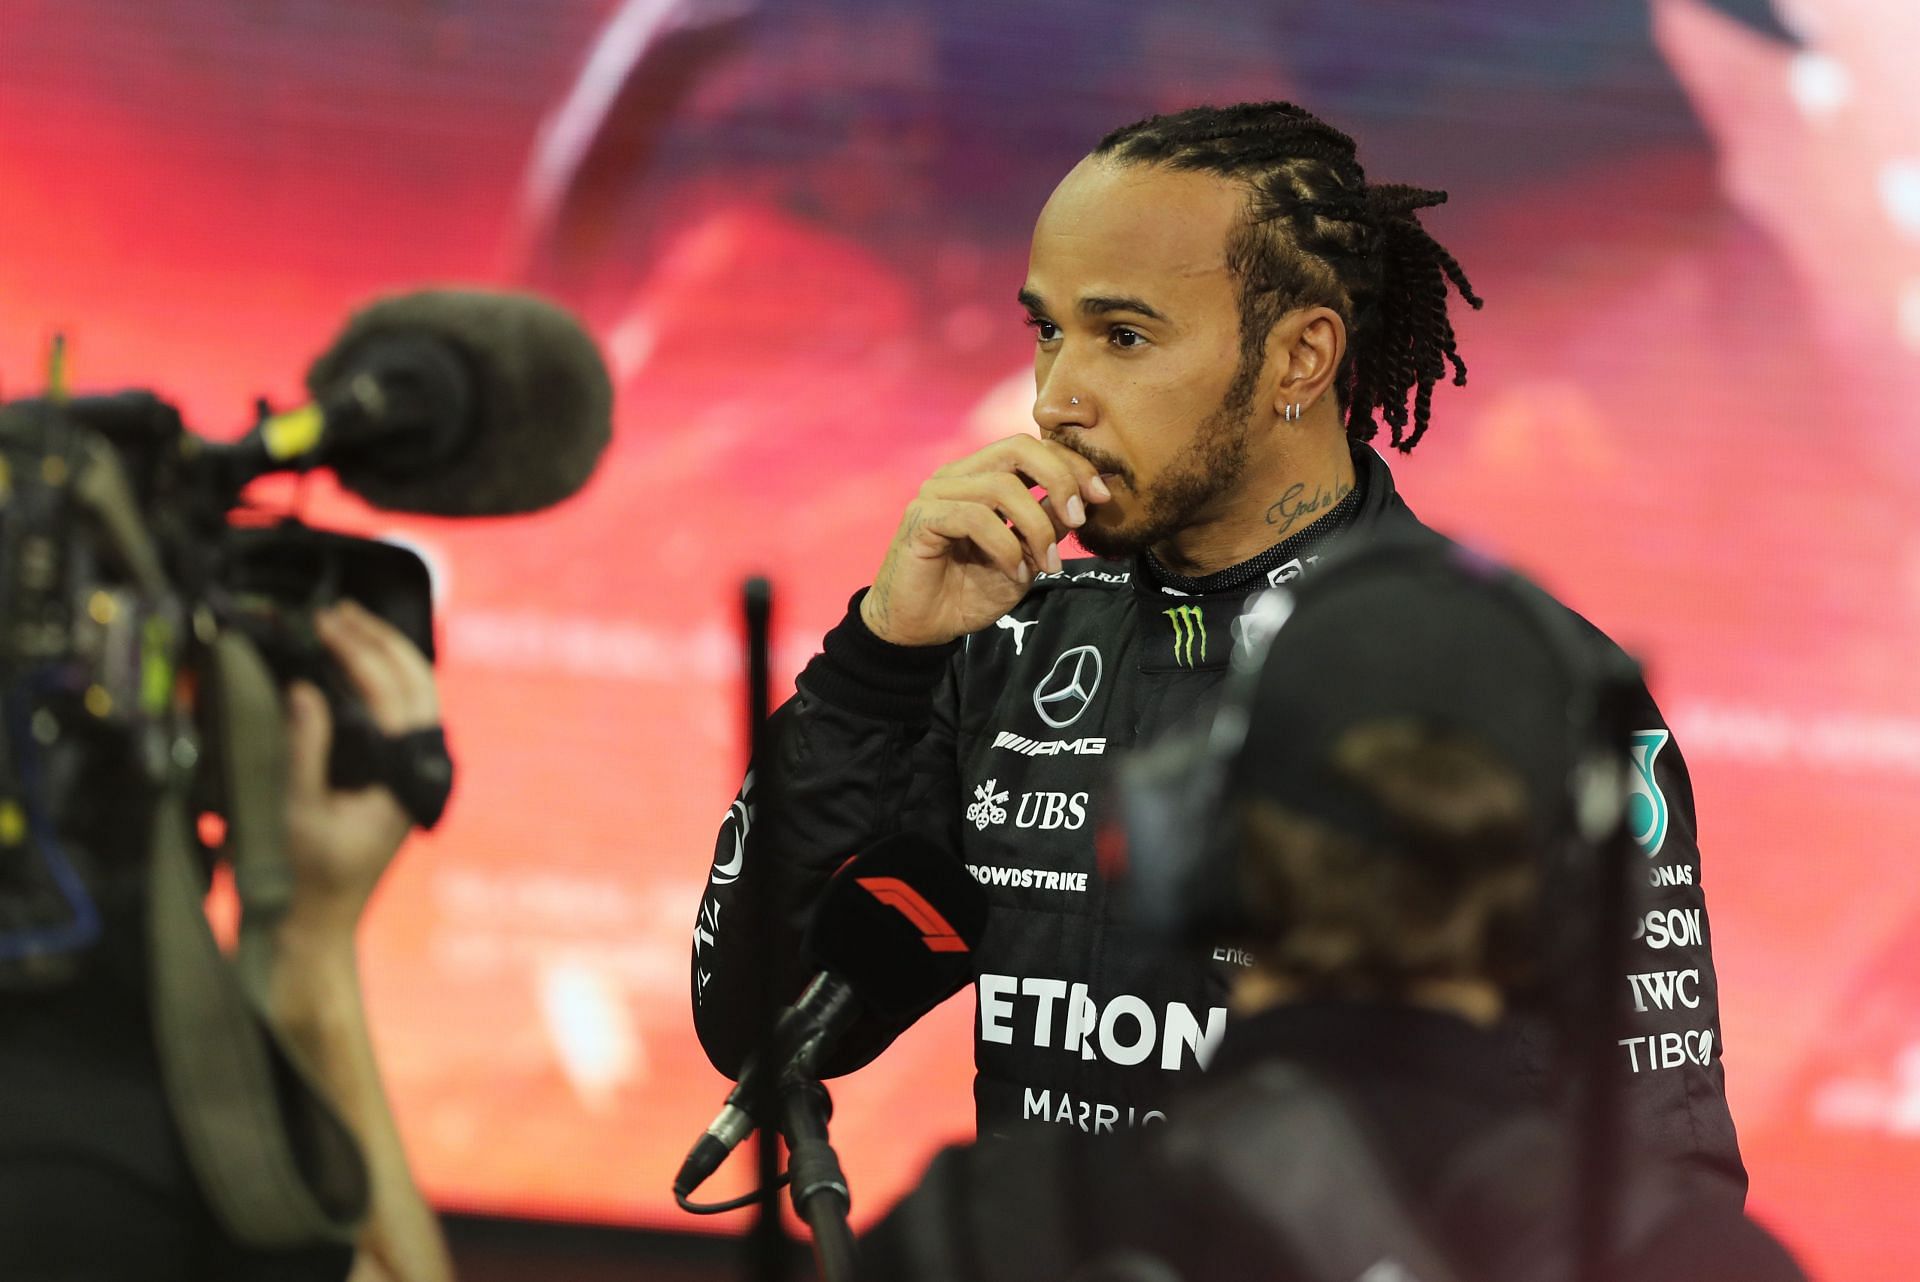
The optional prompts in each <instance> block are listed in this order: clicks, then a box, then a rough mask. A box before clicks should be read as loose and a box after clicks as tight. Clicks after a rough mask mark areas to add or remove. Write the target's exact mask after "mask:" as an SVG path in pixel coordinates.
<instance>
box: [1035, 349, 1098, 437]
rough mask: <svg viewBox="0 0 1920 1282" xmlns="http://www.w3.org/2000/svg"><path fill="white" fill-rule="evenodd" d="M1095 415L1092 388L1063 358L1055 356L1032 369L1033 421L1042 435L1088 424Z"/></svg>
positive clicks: (1087, 425)
mask: <svg viewBox="0 0 1920 1282" xmlns="http://www.w3.org/2000/svg"><path fill="white" fill-rule="evenodd" d="M1096 417H1097V415H1096V413H1095V409H1094V401H1093V393H1092V391H1091V390H1090V389H1088V387H1087V386H1086V383H1085V380H1083V379H1081V378H1080V377H1078V376H1077V375H1076V374H1075V373H1074V371H1073V369H1072V367H1071V366H1070V365H1069V364H1068V363H1067V362H1066V361H1064V360H1062V359H1061V358H1060V357H1058V356H1055V357H1054V358H1053V360H1052V361H1050V362H1048V364H1047V366H1046V368H1044V369H1039V370H1036V371H1035V372H1034V396H1033V421H1034V422H1035V423H1036V424H1038V425H1039V427H1040V431H1041V433H1042V434H1043V435H1044V434H1045V433H1048V432H1058V431H1063V430H1065V429H1067V428H1070V427H1082V428H1085V427H1092V426H1093V425H1094V422H1095V420H1096Z"/></svg>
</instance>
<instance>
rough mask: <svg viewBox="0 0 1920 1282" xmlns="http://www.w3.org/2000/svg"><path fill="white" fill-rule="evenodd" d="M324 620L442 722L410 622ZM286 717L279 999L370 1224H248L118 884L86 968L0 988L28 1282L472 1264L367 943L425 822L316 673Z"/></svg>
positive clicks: (418, 707) (6, 1175)
mask: <svg viewBox="0 0 1920 1282" xmlns="http://www.w3.org/2000/svg"><path fill="white" fill-rule="evenodd" d="M315 630H316V631H317V633H318V634H319V637H320V640H321V641H322V642H323V643H324V644H325V646H326V647H327V649H328V650H329V651H330V652H331V654H332V655H333V657H334V658H335V659H336V660H337V661H338V662H339V664H340V666H341V667H342V669H343V670H344V671H345V672H346V674H347V676H348V677H349V679H350V680H351V682H352V683H353V685H354V687H355V688H356V689H357V690H358V691H359V693H360V696H361V697H362V699H363V700H364V701H365V704H366V708H367V711H368V713H369V714H370V715H371V717H372V720H373V723H374V725H375V726H376V727H377V728H378V729H379V731H380V732H381V733H382V734H383V735H385V736H387V737H388V739H389V740H398V739H401V738H403V737H406V736H410V735H416V734H420V733H423V732H432V731H435V730H437V728H438V726H439V722H440V713H439V699H438V694H437V692H436V687H435V683H434V678H433V670H432V668H431V667H430V666H429V665H428V662H427V660H426V658H425V657H424V656H422V655H421V653H420V652H419V650H418V649H416V648H415V647H414V645H413V644H412V643H411V642H410V641H408V640H407V639H406V638H405V637H404V636H402V635H401V634H400V633H399V632H398V631H397V630H395V629H394V628H393V627H392V626H390V625H389V624H388V623H386V622H385V621H383V620H381V619H380V618H378V617H376V616H375V615H373V614H371V613H369V612H368V611H366V610H364V609H362V608H361V607H360V606H358V605H357V604H355V603H354V602H352V601H344V602H342V603H341V604H340V605H338V606H336V607H333V608H331V609H328V610H325V611H322V612H321V613H320V614H319V615H318V616H317V617H316V621H315ZM286 729H287V737H288V745H287V747H288V755H287V760H288V767H289V769H288V781H287V789H286V803H287V805H286V811H287V813H286V860H287V865H288V868H289V870H290V872H291V874H292V880H293V887H292V896H291V900H290V906H289V908H288V910H287V913H286V915H285V917H284V918H283V919H282V920H281V921H280V922H279V923H278V925H277V928H276V930H275V933H274V937H273V940H272V955H271V962H270V965H269V967H268V971H267V1001H266V1007H267V1011H266V1013H267V1018H268V1020H269V1022H270V1024H271V1025H272V1027H273V1029H274V1031H275V1033H276V1034H277V1036H278V1040H279V1042H280V1043H281V1044H282V1045H283V1046H285V1047H286V1048H287V1049H288V1050H289V1051H291V1052H293V1053H294V1054H296V1055H297V1056H299V1058H300V1059H301V1061H303V1062H304V1064H305V1065H306V1067H307V1069H308V1071H309V1072H310V1073H311V1076H312V1080H313V1083H314V1085H315V1086H317V1087H318V1088H319V1089H320V1091H321V1092H322V1093H323V1094H324V1095H325V1096H326V1098H327V1099H328V1100H329V1101H330V1102H331V1104H332V1106H333V1108H334V1109H336V1110H337V1111H338V1114H339V1117H340V1120H342V1121H343V1122H345V1124H346V1126H347V1128H348V1129H349V1131H350V1132H351V1133H352V1137H353V1138H354V1139H355V1140H357V1141H358V1146H359V1149H360V1152H361V1154H362V1156H363V1158H364V1162H365V1169H366V1176H367V1190H368V1202H367V1214H366V1218H365V1220H364V1228H363V1229H362V1231H361V1233H360V1235H359V1237H358V1240H357V1242H355V1243H354V1244H352V1245H347V1244H344V1243H343V1244H315V1245H310V1246H305V1247H287V1248H284V1249H262V1248H254V1247H248V1246H244V1245H242V1244H241V1243H239V1242H238V1241H236V1240H235V1238H234V1236H233V1234H232V1233H231V1232H230V1231H229V1229H228V1227H227V1226H226V1225H225V1224H223V1223H222V1222H221V1220H220V1219H219V1217H218V1216H217V1215H216V1214H215V1211H214V1208H213V1206H212V1204H211V1203H210V1202H209V1200H208V1197H207V1195H206V1193H205V1192H204V1191H203V1190H202V1188H201V1187H200V1186H199V1182H198V1179H197V1177H196V1175H195V1172H194V1170H193V1167H192V1165H191V1163H190V1160H189V1157H188V1153H187V1151H186V1149H185V1147H184V1146H183V1141H182V1136H181V1133H180V1131H179V1128H178V1126H177V1124H176V1121H175V1119H174V1117H173V1116H172V1113H171V1110H170V1106H169V1096H168V1092H167V1091H166V1089H165V1087H164V1085H163V1081H162V1074H161V1064H160V1061H159V1059H158V1058H157V1053H156V1049H155V1041H154V1039H155V1033H154V1024H153V1021H154V1015H153V1011H152V1006H151V999H150V997H149V987H150V981H149V977H148V966H149V958H148V947H147V944H148V932H147V928H146V926H145V924H144V922H143V920H142V913H143V909H144V904H142V903H141V902H139V901H138V899H137V897H130V899H129V900H127V901H122V902H114V901H112V900H104V901H103V902H102V905H101V911H102V916H103V919H104V921H105V925H106V930H105V932H104V936H103V939H102V942H101V943H100V944H99V945H98V947H97V949H96V951H95V953H94V954H93V955H92V956H90V957H89V958H88V964H87V967H86V969H85V970H84V971H83V972H82V973H81V975H80V976H79V977H78V978H77V979H76V980H74V981H73V982H72V983H71V984H68V985H65V986H62V987H59V988H56V989H53V990H52V991H49V992H44V993H32V994H8V995H6V996H5V999H4V1000H0V1097H3V1098H4V1099H5V1104H4V1106H0V1276H4V1277H6V1278H8V1279H9V1280H10V1282H11V1280H16V1279H17V1280H18V1282H28V1280H32V1282H108V1280H109V1279H111V1280H112V1282H189V1280H191V1282H243V1280H245V1279H254V1278H259V1279H315V1280H316V1282H319V1280H321V1279H337V1278H349V1277H350V1278H352V1279H354V1280H355V1282H388V1280H392V1282H440V1280H442V1279H448V1278H451V1277H452V1266H451V1263H450V1260H449V1257H448V1254H447V1250H446V1246H445V1243H444V1241H443V1240H442V1238H441V1234H440V1229H439V1225H438V1222H437V1221H436V1219H435V1218H434V1215H433V1212H432V1211H431V1209H430V1208H429V1207H428V1205H427V1203H426V1201H425V1199H424V1198H423V1197H422V1196H421V1193H420V1191H419V1189H418V1188H417V1187H416V1186H415V1184H414V1182H413V1177H412V1174H411V1172H410V1171H409V1169H408V1166H407V1159H406V1154H405V1152H404V1150H403V1148H402V1146H401V1142H400V1135H399V1131H398V1130H397V1128H396V1126H395V1123H394V1119H393V1114H392V1112H391V1110H390V1108H389V1106H388V1103H387V1097H386V1093H385V1090H384V1088H383V1086H382V1084H381V1077H380V1071H379V1066H378V1064H377V1062H376V1060H375V1058H374V1051H373V1044H372V1040H371V1037H370V1035H369V1030H368V1025H367V1015H366V1008H365V1004H364V1001H363V998H362V993H361V987H360V975H359V968H358V961H357V956H356V935H357V932H358V929H359V925H360V921H361V918H362V915H363V913H364V912H365V909H366V906H367V902H368V900H369V899H370V897H371V896H372V894H373V892H374V889H375V888H376V886H378V884H379V882H380V879H381V876H382V875H383V874H384V873H385V871H386V869H387V866H388V865H389V864H390V863H391V862H392V860H393V857H394V855H395V854H396V853H397V852H398V851H399V849H400V847H401V845H402V843H403V842H404V841H405V840H406V838H407V835H408V833H409V831H410V830H411V829H412V827H413V824H414V820H413V818H412V817H410V815H409V813H408V811H407V810H406V809H404V808H403V807H402V804H401V803H400V802H399V801H398V800H396V798H395V796H394V794H393V792H392V791H390V790H389V789H388V788H387V787H386V786H383V785H375V786H371V787H367V788H361V789H355V790H350V791H349V790H337V789H335V788H333V787H332V786H331V785H330V783H329V780H328V751H329V748H330V746H331V743H332V734H333V724H332V716H331V713H330V711H329V708H328V704H327V700H326V699H325V698H324V697H323V696H322V695H321V693H320V691H319V690H318V689H317V688H315V687H314V686H313V685H311V684H308V683H305V682H296V683H295V684H294V685H293V686H292V687H291V688H290V689H289V690H288V692H287V695H286ZM100 804H102V805H109V804H112V803H111V800H110V799H105V798H103V799H101V803H100ZM283 1089H284V1088H283ZM286 1098H287V1097H283V1101H282V1102H283V1106H285V1107H291V1106H290V1105H287V1104H286ZM302 1142H304V1143H305V1144H307V1145H311V1144H313V1143H314V1137H313V1136H312V1135H311V1134H307V1135H304V1136H298V1135H297V1136H296V1143H297V1144H298V1143H302Z"/></svg>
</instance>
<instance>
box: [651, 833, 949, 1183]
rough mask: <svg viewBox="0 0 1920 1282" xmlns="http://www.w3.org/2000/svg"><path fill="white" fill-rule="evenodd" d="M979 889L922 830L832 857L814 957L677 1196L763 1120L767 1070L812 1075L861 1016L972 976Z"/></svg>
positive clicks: (922, 1002)
mask: <svg viewBox="0 0 1920 1282" xmlns="http://www.w3.org/2000/svg"><path fill="white" fill-rule="evenodd" d="M986 925H987V894H986V892H985V891H984V890H982V889H980V886H979V884H978V883H977V882H975V881H974V879H973V878H972V876H971V875H969V874H968V872H967V870H966V868H965V867H964V866H962V865H961V863H960V862H959V861H958V860H956V859H954V858H953V857H951V856H950V855H947V854H944V853H942V852H941V851H939V850H937V849H936V848H935V847H934V846H933V845H932V844H931V843H930V842H929V841H928V840H927V839H926V838H925V837H921V836H917V835H914V834H912V833H900V834H897V835H895V836H892V837H888V838H886V839H885V840H883V841H880V842H879V843H877V844H876V845H874V846H872V847H870V848H869V849H867V850H865V851H863V852H862V853H860V854H859V855H856V856H854V857H853V858H852V859H850V860H848V861H847V862H846V863H845V864H844V865H842V866H841V868H840V870H839V871H838V872H836V873H834V875H833V879H832V880H831V881H829V882H828V883H827V886H826V889H825V890H824V891H823V892H821V896H820V902H819V904H818V905H817V906H816V907H815V909H814V914H813V920H812V921H811V922H810V923H809V925H808V927H807V937H806V942H805V948H804V951H805V953H806V955H807V956H808V957H809V958H811V959H812V960H813V962H814V964H815V965H817V966H818V967H819V968H820V973H819V974H818V975H816V976H815V977H814V979H813V982H812V983H810V984H808V985H807V987H806V990H805V991H804V992H802V993H801V994H800V998H799V1000H798V1001H796V1002H794V1004H793V1005H791V1006H789V1007H788V1008H787V1009H786V1010H785V1011H784V1012H783V1013H782V1014H781V1016H780V1018H779V1019H778V1020H777V1021H775V1023H774V1027H773V1032H772V1034H771V1035H770V1036H769V1037H768V1039H767V1041H766V1042H765V1043H764V1044H763V1045H762V1046H761V1047H760V1049H759V1050H757V1051H756V1052H754V1054H753V1055H752V1056H750V1057H749V1058H748V1059H747V1062H746V1064H745V1066H744V1067H742V1068H741V1070H740V1077H739V1081H738V1083H737V1084H736V1085H735V1086H734V1088H733V1090H732V1091H731V1092H730V1093H729V1094H728V1095H727V1103H726V1107H724V1108H722V1109H721V1110H720V1115H719V1116H718V1117H716V1118H714V1119H713V1125H711V1126H709V1127H708V1128H707V1129H706V1133H705V1134H703V1135H702V1136H701V1137H700V1139H699V1140H698V1141H697V1142H696V1143H695V1144H694V1146H693V1150H692V1152H690V1153H688V1154H687V1160H686V1161H685V1162H684V1163H683V1164H682V1165H681V1167H680V1173H679V1174H678V1175H676V1176H675V1177H674V1180H673V1191H674V1193H675V1194H676V1195H677V1196H679V1197H681V1198H685V1197H686V1196H687V1195H688V1194H689V1193H691V1192H693V1190H694V1189H696V1188H698V1187H699V1186H700V1185H701V1183H702V1182H704V1181H705V1180H706V1178H707V1177H708V1176H709V1175H712V1174H713V1173H714V1171H715V1170H717V1169H719V1166H720V1163H721V1162H723V1161H725V1160H726V1156H727V1154H729V1153H731V1152H732V1151H733V1150H734V1148H735V1147H736V1146H738V1145H739V1143H740V1141H741V1140H744V1139H745V1138H746V1137H747V1136H748V1135H750V1134H752V1133H753V1130H754V1128H755V1127H756V1126H758V1125H761V1124H763V1123H764V1122H765V1121H766V1120H767V1119H765V1118H758V1117H756V1116H755V1115H754V1113H755V1110H756V1109H757V1108H759V1107H760V1102H761V1100H762V1098H763V1097H764V1096H765V1095H766V1094H768V1092H767V1080H768V1078H769V1077H771V1078H773V1079H774V1081H775V1082H779V1081H781V1080H783V1079H784V1080H793V1079H796V1078H798V1079H802V1080H804V1079H807V1078H812V1077H814V1076H816V1072H817V1069H818V1067H819V1064H820V1062H821V1060H822V1059H823V1058H824V1057H825V1055H826V1054H827V1053H828V1052H829V1051H830V1050H831V1049H832V1048H833V1046H834V1044H835V1043H836V1042H837V1041H838V1040H839V1039H840V1037H841V1036H842V1035H844V1034H845V1033H846V1031H847V1029H848V1028H850V1027H851V1026H852V1025H853V1024H854V1022H855V1021H856V1020H857V1019H858V1018H859V1017H860V1016H862V1015H873V1016H876V1017H878V1018H881V1019H885V1020H888V1021H890V1022H895V1023H911V1022H912V1021H913V1020H915V1019H918V1018H919V1017H920V1016H921V1015H924V1014H925V1013H926V1012H927V1011H929V1010H931V1009H933V1007H935V1006H937V1005H938V1004H939V1003H941V1002H942V1001H945V1000H946V999H947V998H948V997H951V996H952V995H953V994H954V993H956V992H958V991H959V990H960V989H961V988H963V987H965V986H966V985H967V984H968V983H969V982H970V981H971V980H972V979H973V958H972V955H971V954H972V950H973V946H974V945H975V944H977V943H979V942H980V936H981V934H982V933H983V932H984V931H985V930H986Z"/></svg>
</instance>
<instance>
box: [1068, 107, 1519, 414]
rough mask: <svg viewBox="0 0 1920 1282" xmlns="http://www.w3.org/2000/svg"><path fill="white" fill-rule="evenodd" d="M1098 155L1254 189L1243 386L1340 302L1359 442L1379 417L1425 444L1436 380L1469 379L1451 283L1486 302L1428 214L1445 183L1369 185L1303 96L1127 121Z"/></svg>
mask: <svg viewBox="0 0 1920 1282" xmlns="http://www.w3.org/2000/svg"><path fill="white" fill-rule="evenodd" d="M1093 154H1094V155H1096V156H1106V157H1110V158H1112V159H1114V160H1117V161H1119V162H1121V163H1124V164H1144V165H1166V166H1168V167H1169V168H1172V169H1182V170H1196V171H1200V172H1204V173H1213V174H1219V175H1221V176H1223V177H1227V178H1231V179H1234V180H1236V181H1238V182H1241V183H1244V184H1245V185H1246V186H1247V188H1248V193H1249V194H1248V201H1247V219H1246V222H1245V223H1244V224H1243V225H1242V226H1241V227H1239V228H1237V229H1236V230H1235V231H1234V232H1232V233H1231V234H1230V235H1229V237H1228V240H1227V267H1228V269H1229V270H1230V271H1231V272H1232V273H1233V274H1234V276H1235V277H1236V278H1237V279H1238V281H1239V283H1240V345H1241V353H1240V355H1241V366H1240V373H1239V381H1237V382H1236V387H1250V386H1251V383H1252V380H1253V378H1254V377H1256V376H1257V375H1258V373H1259V370H1260V363H1261V360H1262V359H1263V357H1264V354H1265V351H1266V341H1267V335H1268V333H1269V332H1270V331H1271V330H1272V329H1273V326H1274V325H1275V323H1276V322H1278V321H1279V319H1280V318H1281V317H1282V316H1284V315H1285V314H1286V313H1287V312H1289V311H1292V310H1293V309H1295V308H1298V307H1311V306H1325V307H1330V308H1332V309H1333V310H1334V311H1335V312H1336V313H1338V315H1339V316H1340V319H1341V320H1342V321H1343V322H1344V323H1345V324H1346V327H1347V334H1348V344H1347V355H1346V358H1345V360H1344V361H1343V362H1342V363H1341V367H1340V369H1339V370H1338V371H1337V372H1336V375H1335V379H1334V385H1335V388H1336V394H1337V396H1338V398H1339V403H1340V406H1341V408H1342V410H1343V411H1344V412H1345V414H1346V427H1347V435H1348V436H1349V437H1351V438H1352V439H1354V440H1357V441H1370V440H1372V439H1373V438H1374V436H1375V435H1376V434H1377V433H1378V431H1379V423H1378V422H1376V421H1375V415H1376V414H1377V415H1378V416H1379V418H1380V419H1383V420H1385V422H1386V424H1387V426H1388V427H1389V428H1391V429H1392V444H1393V446H1394V448H1395V449H1398V450H1402V451H1406V450H1411V449H1412V448H1413V447H1414V446H1415V445H1416V444H1418V443H1419V441H1420V438H1421V437H1422V436H1424V435H1426V431H1427V424H1428V420H1429V419H1430V418H1431V417H1432V406H1433V388H1434V385H1435V384H1436V383H1438V382H1440V380H1442V379H1443V378H1446V377H1447V374H1448V370H1449V368H1451V370H1452V375H1453V382H1454V384H1455V385H1456V386H1460V385H1464V384H1465V383H1466V381H1467V366H1466V362H1465V361H1463V360H1462V359H1461V358H1460V351H1459V347H1458V345H1457V343H1456V342H1455V338H1454V332H1453V322H1452V320H1451V318H1450V317H1449V316H1448V314H1447V304H1448V301H1449V299H1448V291H1449V286H1451V287H1452V288H1453V289H1454V290H1457V291H1459V294H1460V297H1462V298H1464V299H1465V300H1466V301H1467V302H1468V303H1469V304H1470V305H1471V306H1473V307H1476V308H1477V307H1479V306H1480V305H1481V300H1480V297H1479V296H1478V295H1477V294H1475V293H1474V292H1473V287H1472V285H1470V284H1469V283H1468V281H1467V275H1466V273H1465V272H1464V271H1463V270H1461V267H1460V264H1459V262H1458V261H1457V260H1456V259H1455V258H1454V256H1453V255H1452V254H1450V253H1448V252H1447V251H1446V249H1445V248H1444V247H1442V246H1441V244H1440V243H1439V242H1438V241H1436V240H1434V238H1433V237H1432V236H1430V235H1429V234H1428V233H1427V230H1426V228H1424V227H1422V226H1421V225H1420V220H1419V218H1418V217H1417V216H1416V214H1417V211H1419V210H1422V209H1427V208H1431V207H1432V206H1434V205H1439V204H1444V203H1445V202H1446V199H1447V194H1446V193H1445V192H1443V191H1428V190H1426V189H1425V188H1421V187H1409V186H1405V185H1403V184H1400V183H1376V184H1369V183H1368V182H1367V176H1366V172H1365V170H1363V169H1362V168H1361V167H1360V161H1359V157H1358V149H1357V148H1356V147H1355V145H1354V141H1353V139H1351V138H1349V137H1348V136H1347V135H1345V134H1343V133H1341V132H1340V131H1339V130H1338V129H1335V128H1334V127H1333V126H1332V125H1329V124H1327V123H1326V122H1325V121H1324V120H1321V119H1319V118H1318V117H1317V116H1314V115H1313V114H1312V113H1311V112H1308V111H1306V110H1305V109H1303V108H1301V107H1296V106H1294V105H1293V104H1292V103H1289V102H1253V103H1240V104H1237V105H1235V106H1231V107H1193V108H1189V109H1188V110H1186V111H1181V112H1177V113H1175V114H1172V115H1166V116H1153V117H1150V118H1149V119H1146V120H1142V121H1138V122H1136V123H1134V124H1131V125H1127V126H1126V127H1125V128H1122V129H1116V130H1114V131H1113V132H1112V133H1110V134H1108V135H1107V136H1106V137H1105V138H1102V139H1101V140H1100V142H1099V145H1098V146H1096V147H1095V148H1094V149H1093Z"/></svg>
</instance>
